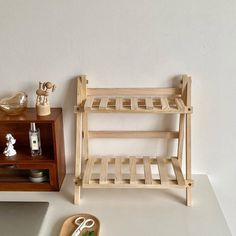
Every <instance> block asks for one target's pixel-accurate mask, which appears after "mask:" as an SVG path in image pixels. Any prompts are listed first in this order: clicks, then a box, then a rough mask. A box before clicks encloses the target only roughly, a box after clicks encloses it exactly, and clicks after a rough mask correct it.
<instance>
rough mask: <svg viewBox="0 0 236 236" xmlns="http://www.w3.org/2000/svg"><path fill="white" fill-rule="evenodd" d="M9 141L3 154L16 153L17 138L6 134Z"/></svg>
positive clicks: (10, 154) (12, 154)
mask: <svg viewBox="0 0 236 236" xmlns="http://www.w3.org/2000/svg"><path fill="white" fill-rule="evenodd" d="M6 139H7V143H6V145H7V146H6V148H5V150H4V152H3V154H4V155H5V156H7V157H10V156H14V155H16V150H15V149H14V146H13V145H14V144H15V143H16V140H15V139H14V138H13V136H12V135H11V134H7V135H6Z"/></svg>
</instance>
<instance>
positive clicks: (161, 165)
mask: <svg viewBox="0 0 236 236" xmlns="http://www.w3.org/2000/svg"><path fill="white" fill-rule="evenodd" d="M156 160H157V166H158V170H159V176H160V180H161V184H163V185H165V184H166V183H167V182H168V173H167V166H166V161H165V159H163V158H157V159H156Z"/></svg>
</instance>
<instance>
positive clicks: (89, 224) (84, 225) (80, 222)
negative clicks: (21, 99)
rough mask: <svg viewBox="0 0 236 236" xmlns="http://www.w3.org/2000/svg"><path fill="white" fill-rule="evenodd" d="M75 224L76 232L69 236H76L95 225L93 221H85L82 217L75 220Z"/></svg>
mask: <svg viewBox="0 0 236 236" xmlns="http://www.w3.org/2000/svg"><path fill="white" fill-rule="evenodd" d="M75 224H76V225H77V228H76V230H75V231H74V232H73V234H72V235H71V236H78V235H80V233H81V232H82V230H83V229H85V228H88V229H89V228H92V227H93V226H94V224H95V222H94V220H93V219H87V220H86V219H85V218H84V217H83V216H80V217H78V218H76V219H75Z"/></svg>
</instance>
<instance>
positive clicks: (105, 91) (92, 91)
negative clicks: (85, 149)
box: [87, 88, 181, 96]
mask: <svg viewBox="0 0 236 236" xmlns="http://www.w3.org/2000/svg"><path fill="white" fill-rule="evenodd" d="M87 92H88V96H117V95H119V96H132V95H139V96H146V95H147V96H155V95H178V94H180V92H181V90H180V89H179V88H88V91H87Z"/></svg>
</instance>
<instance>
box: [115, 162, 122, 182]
mask: <svg viewBox="0 0 236 236" xmlns="http://www.w3.org/2000/svg"><path fill="white" fill-rule="evenodd" d="M121 164H122V163H121V158H119V157H117V158H115V183H120V182H121V181H122V171H121Z"/></svg>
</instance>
